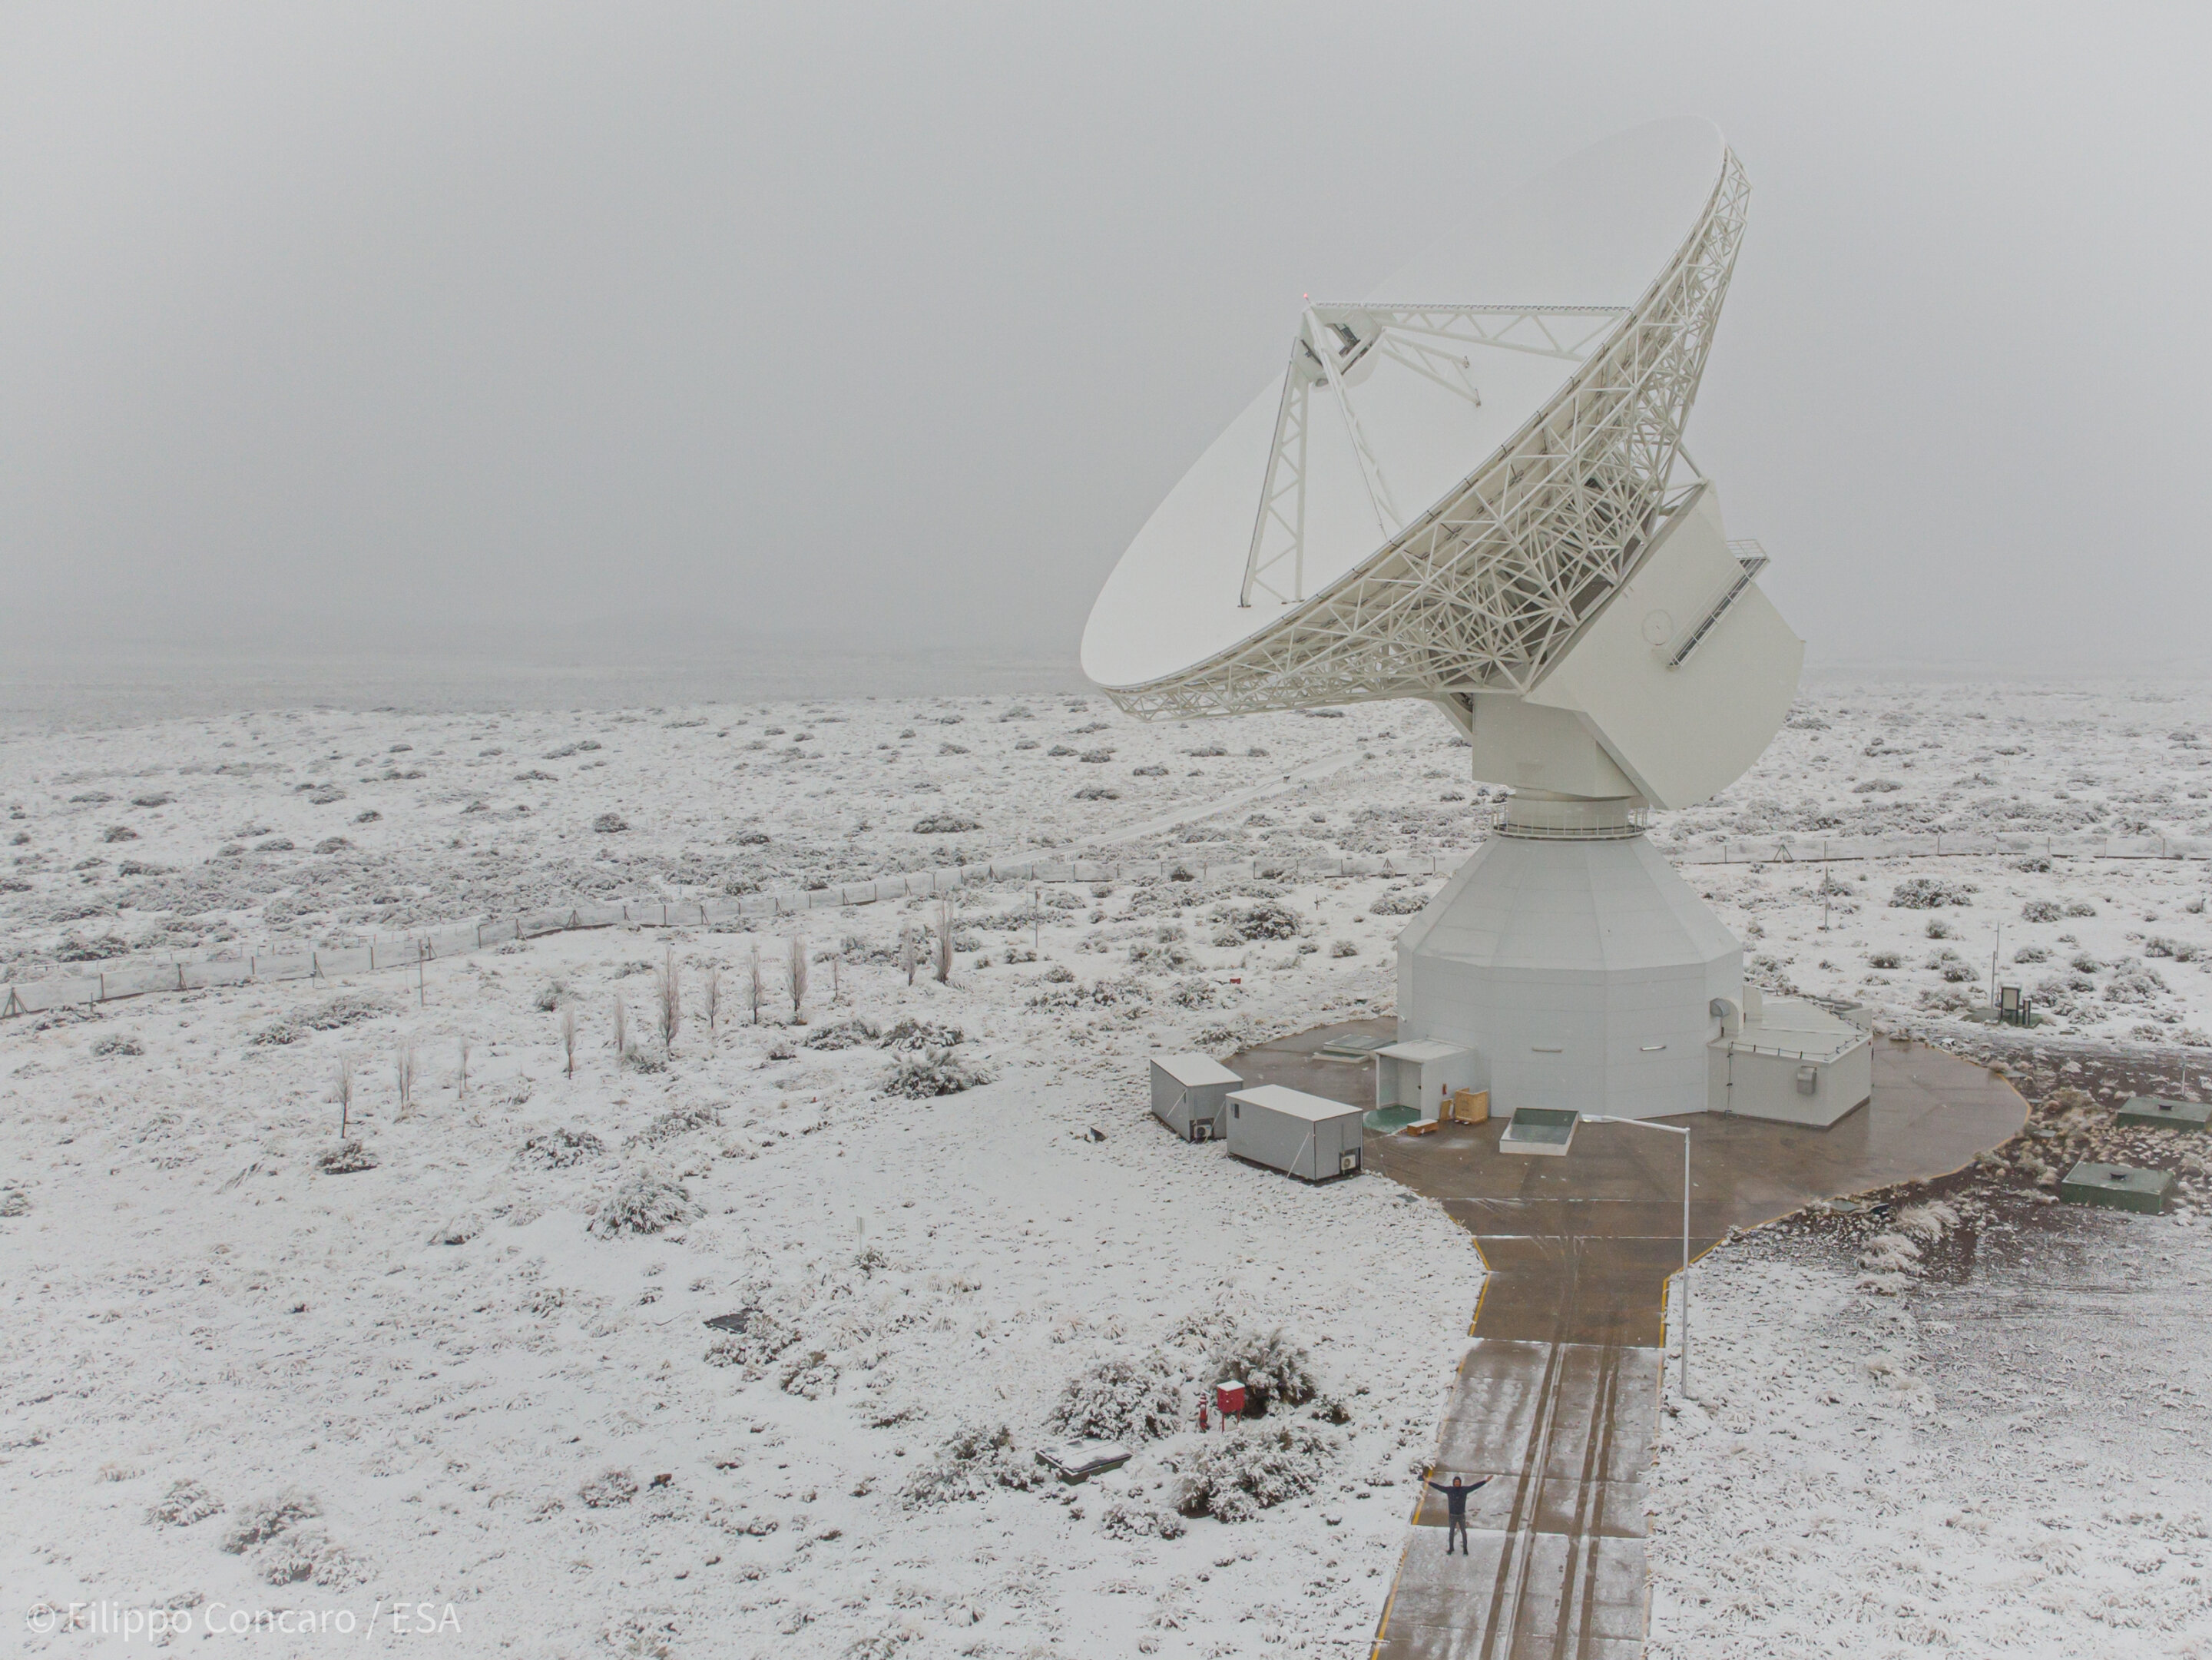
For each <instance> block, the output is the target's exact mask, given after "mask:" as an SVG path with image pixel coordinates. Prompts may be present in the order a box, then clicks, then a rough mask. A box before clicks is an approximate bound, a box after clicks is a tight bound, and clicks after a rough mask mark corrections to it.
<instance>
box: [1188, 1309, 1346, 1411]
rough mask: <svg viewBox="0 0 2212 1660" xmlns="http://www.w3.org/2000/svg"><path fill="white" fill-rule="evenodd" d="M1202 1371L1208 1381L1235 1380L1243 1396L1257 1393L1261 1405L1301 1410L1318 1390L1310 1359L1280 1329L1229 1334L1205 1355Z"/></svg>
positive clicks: (1239, 1330) (1319, 1385) (1319, 1383)
mask: <svg viewBox="0 0 2212 1660" xmlns="http://www.w3.org/2000/svg"><path fill="white" fill-rule="evenodd" d="M1206 1367H1207V1371H1208V1372H1209V1374H1210V1381H1214V1382H1218V1381H1219V1380H1221V1379H1224V1378H1230V1377H1234V1378H1239V1379H1241V1380H1242V1381H1243V1384H1244V1387H1245V1389H1246V1391H1247V1393H1251V1392H1254V1391H1257V1392H1258V1395H1259V1398H1260V1400H1261V1403H1262V1404H1265V1403H1267V1402H1281V1403H1282V1404H1284V1405H1285V1406H1291V1407H1296V1406H1302V1405H1304V1403H1305V1402H1308V1401H1310V1400H1312V1399H1313V1398H1314V1396H1315V1395H1316V1394H1318V1393H1319V1392H1320V1390H1321V1380H1320V1379H1319V1378H1318V1377H1316V1376H1315V1375H1314V1370H1313V1360H1312V1357H1310V1355H1308V1354H1307V1353H1306V1352H1305V1351H1304V1349H1302V1348H1300V1347H1298V1346H1297V1343H1296V1342H1295V1341H1292V1340H1291V1337H1290V1336H1289V1335H1287V1334H1286V1333H1285V1331H1284V1330H1283V1329H1282V1328H1281V1327H1280V1326H1277V1327H1275V1328H1274V1329H1273V1330H1271V1331H1266V1332H1262V1331H1259V1330H1256V1329H1252V1328H1249V1327H1245V1328H1239V1329H1237V1330H1235V1331H1233V1332H1231V1334H1230V1335H1228V1337H1227V1338H1225V1340H1223V1341H1220V1342H1218V1343H1217V1344H1216V1345H1215V1346H1214V1347H1212V1351H1211V1352H1210V1353H1208V1354H1207V1356H1206Z"/></svg>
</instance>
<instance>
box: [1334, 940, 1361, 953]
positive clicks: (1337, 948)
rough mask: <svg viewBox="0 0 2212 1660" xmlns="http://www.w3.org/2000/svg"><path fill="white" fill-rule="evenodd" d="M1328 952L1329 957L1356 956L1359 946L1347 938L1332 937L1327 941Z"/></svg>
mask: <svg viewBox="0 0 2212 1660" xmlns="http://www.w3.org/2000/svg"><path fill="white" fill-rule="evenodd" d="M1328 954H1329V955H1330V956H1331V957H1357V956H1358V955H1359V947H1358V946H1356V945H1354V944H1352V941H1351V940H1349V939H1332V940H1330V941H1329V942H1328Z"/></svg>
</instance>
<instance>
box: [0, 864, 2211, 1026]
mask: <svg viewBox="0 0 2212 1660" xmlns="http://www.w3.org/2000/svg"><path fill="white" fill-rule="evenodd" d="M1667 851H1668V856H1669V857H1670V858H1671V859H1673V860H1674V862H1675V863H1677V864H1680V865H1748V864H1759V865H1770V864H1796V865H1819V864H1822V863H1836V864H1843V863H1850V862H1856V861H1864V860H1885V859H1928V858H1944V859H1949V858H1960V859H1964V858H1977V857H1978V858H1987V857H1990V856H1992V855H2025V856H2034V855H2042V856H2045V857H2048V858H2052V859H2166V860H2212V837H2203V836H2031V835H2018V836H1952V835H1929V836H1826V837H1823V836H1770V837H1759V838H1757V839H1753V840H1745V841H1740V842H1739V841H1728V842H1720V843H1717V844H1715V845H1709V846H1704V847H1691V848H1668V849H1667ZM1470 856H1471V854H1470V853H1469V852H1451V853H1441V854H1428V853H1413V854H1354V855H1352V856H1351V857H1348V858H1347V857H1337V858H1326V859H1315V858H1280V859H1271V858H1268V857H1267V856H1266V855H1264V854H1263V855H1261V856H1260V857H1257V858H1250V859H1230V860H1217V859H1206V860H1197V859H1191V860H1181V859H1144V860H1118V861H1106V860H1042V859H1033V860H993V861H991V862H989V863H986V864H975V865H947V866H937V867H935V868H933V869H929V870H921V871H912V872H903V873H899V874H896V875H893V876H885V877H879V878H878V879H875V880H873V881H870V882H854V883H845V884H842V885H838V884H833V885H829V886H826V887H821V888H792V889H784V890H779V891H775V892H769V893H757V894H744V895H739V896H733V897H717V898H711V899H687V900H670V901H661V900H630V901H626V902H621V903H615V902H605V903H596V904H574V905H563V906H553V907H550V908H546V909H538V910H529V911H523V912H520V913H518V914H516V915H512V916H502V917H492V918H487V919H485V920H484V921H480V922H467V923H459V924H456V925H453V926H451V927H439V928H423V929H417V930H415V931H413V932H411V933H404V934H394V935H392V936H389V937H387V938H380V939H369V940H366V941H362V942H359V943H356V944H353V945H347V946H332V947H329V948H323V947H313V948H310V949H307V950H293V951H266V952H218V953H211V954H209V955H206V956H203V957H197V958H163V959H161V960H159V961H152V962H131V963H121V964H117V965H116V966H114V967H112V968H107V969H103V970H95V971H94V972H91V973H87V974H81V975H52V976H46V977H44V978H42V979H37V980H22V981H5V982H0V1018H9V1017H12V1016H15V1015H23V1014H36V1013H39V1012H42V1011H45V1010H48V1009H55V1008H61V1007H64V1006H71V1005H76V1004H91V1003H106V1002H113V1001H115V1000H118V999H119V998H125V997H143V996H147V995H149V994H154V993H159V992H183V991H198V990H203V989H205V988H209V987H211V986H234V985H241V984H245V983H247V982H273V981H280V980H328V979H335V978H337V977H339V976H344V975H353V974H365V973H371V972H374V971H376V970H383V969H402V968H415V967H416V966H417V965H418V964H427V963H430V962H435V961H436V960H438V959H440V958H448V957H461V956H466V955H467V954H468V953H470V952H476V951H483V950H487V949H489V948H490V947H492V946H501V945H506V944H509V943H511V942H513V941H515V940H520V939H537V938H539V937H541V936H543V935H545V934H549V933H568V932H570V931H573V930H579V929H586V928H606V927H708V928H719V927H730V928H750V927H752V926H753V925H755V924H756V923H759V922H763V921H765V922H771V923H772V922H775V921H779V920H781V919H782V918H785V917H799V916H804V915H806V914H808V913H809V912H811V911H817V910H839V909H844V908H846V907H848V906H853V905H870V904H877V903H884V902H886V901H891V900H898V899H908V898H924V897H934V896H937V895H940V894H950V893H957V892H958V891H961V890H963V889H968V888H989V887H1013V886H1045V885H1060V884H1066V883H1092V882H1126V881H1133V880H1136V879H1140V878H1150V879H1156V880H1157V879H1168V880H1191V881H1207V880H1213V879H1224V880H1231V881H1236V880H1251V879H1273V880H1281V881H1313V880H1325V879H1332V878H1344V877H1356V876H1383V877H1393V878H1395V877H1413V876H1442V875H1448V874H1449V873H1451V872H1453V871H1455V870H1456V869H1458V868H1459V866H1461V865H1462V864H1463V863H1465V862H1466V860H1468V858H1469V857H1470Z"/></svg>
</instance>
